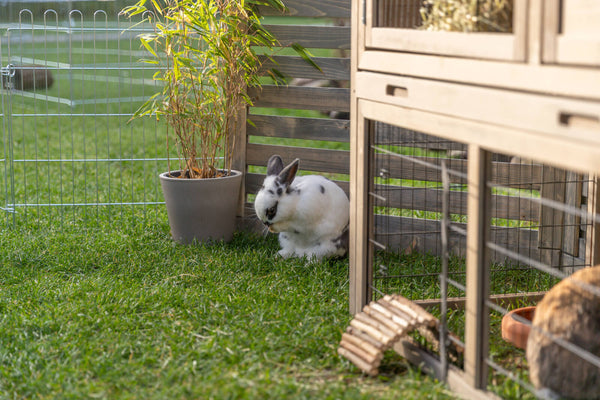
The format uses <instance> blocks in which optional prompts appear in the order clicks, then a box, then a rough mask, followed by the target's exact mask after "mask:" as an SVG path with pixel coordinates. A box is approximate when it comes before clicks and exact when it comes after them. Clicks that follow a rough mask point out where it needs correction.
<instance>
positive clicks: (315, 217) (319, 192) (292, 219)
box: [254, 155, 350, 260]
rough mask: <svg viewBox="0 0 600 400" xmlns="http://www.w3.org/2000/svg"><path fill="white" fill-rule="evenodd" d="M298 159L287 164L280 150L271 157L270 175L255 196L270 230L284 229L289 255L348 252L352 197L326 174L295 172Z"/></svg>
mask: <svg viewBox="0 0 600 400" xmlns="http://www.w3.org/2000/svg"><path fill="white" fill-rule="evenodd" d="M299 162H300V160H299V159H295V160H294V161H292V162H291V163H290V164H289V165H288V166H286V167H284V164H283V160H282V159H281V157H280V156H278V155H273V156H271V158H269V162H268V163H267V177H266V178H265V180H264V182H263V186H262V188H261V189H260V191H259V192H258V194H257V195H256V199H255V201H254V208H255V210H256V215H257V216H258V218H259V219H260V220H261V221H262V222H263V223H264V224H265V225H266V226H267V227H268V228H269V231H271V232H274V233H279V244H280V245H281V250H280V251H279V255H281V256H282V257H284V258H288V257H294V256H297V257H303V256H306V257H307V258H309V259H316V260H320V259H322V258H324V257H331V256H343V255H345V254H346V252H347V251H348V222H349V218H350V205H349V202H348V197H347V196H346V193H344V191H343V190H342V189H341V188H340V187H339V186H338V185H336V184H335V183H334V182H332V181H330V180H329V179H327V178H325V177H323V176H319V175H306V176H298V177H296V172H297V171H298V164H299Z"/></svg>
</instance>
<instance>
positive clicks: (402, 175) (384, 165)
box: [375, 154, 541, 190]
mask: <svg viewBox="0 0 600 400" xmlns="http://www.w3.org/2000/svg"><path fill="white" fill-rule="evenodd" d="M411 158H412V159H415V160H417V161H419V162H426V163H428V164H431V165H432V166H425V165H422V164H420V163H415V162H412V161H410V160H408V159H407V158H400V157H396V156H393V155H392V156H389V155H387V154H377V155H376V157H375V159H376V164H375V167H376V169H377V170H378V171H379V170H381V169H385V170H386V171H387V176H388V177H389V178H393V179H411V180H419V181H430V182H441V181H442V179H441V172H440V170H439V169H436V168H434V166H441V163H442V160H444V161H445V162H446V166H447V167H448V169H449V170H451V171H455V172H459V173H461V174H466V172H467V163H468V160H458V159H446V158H436V157H411ZM377 175H379V173H378V174H377ZM450 180H451V181H452V182H453V183H466V179H461V178H460V177H457V176H456V175H452V174H451V175H450ZM492 182H493V183H494V184H499V185H502V186H507V187H519V188H522V189H532V190H538V189H539V188H540V182H541V166H540V165H536V164H510V163H504V162H498V163H493V165H492Z"/></svg>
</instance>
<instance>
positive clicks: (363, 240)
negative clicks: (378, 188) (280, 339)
mask: <svg viewBox="0 0 600 400" xmlns="http://www.w3.org/2000/svg"><path fill="white" fill-rule="evenodd" d="M361 13H362V6H361V5H360V3H359V1H358V0H354V1H352V13H351V18H352V23H351V25H352V27H353V29H352V46H351V76H350V79H351V84H350V86H351V87H354V84H355V83H356V70H357V64H356V63H357V60H358V54H359V53H360V52H361V51H362V50H361V48H362V45H361V44H360V43H361V42H362V38H363V37H364V36H363V35H364V25H363V24H361V19H362V16H361ZM350 109H351V115H353V118H351V122H350V163H349V164H350V165H349V167H350V176H351V182H350V196H349V198H350V227H349V249H348V258H349V299H350V301H349V311H350V313H351V314H357V313H359V312H360V311H361V310H362V307H363V306H365V305H366V304H367V303H368V302H369V301H370V300H371V298H372V292H371V291H372V289H371V288H372V282H373V274H372V272H371V263H372V260H373V254H372V252H371V251H369V241H368V240H369V236H370V235H371V227H372V221H371V220H370V213H371V210H372V209H371V207H369V199H368V197H367V193H369V189H370V186H371V184H372V183H371V181H370V178H369V155H370V150H369V138H370V136H371V131H372V128H373V127H372V125H373V124H369V123H368V122H367V121H366V120H365V119H364V118H363V116H362V111H361V110H360V108H359V103H358V100H357V98H356V92H355V91H354V90H353V91H352V94H351V101H350Z"/></svg>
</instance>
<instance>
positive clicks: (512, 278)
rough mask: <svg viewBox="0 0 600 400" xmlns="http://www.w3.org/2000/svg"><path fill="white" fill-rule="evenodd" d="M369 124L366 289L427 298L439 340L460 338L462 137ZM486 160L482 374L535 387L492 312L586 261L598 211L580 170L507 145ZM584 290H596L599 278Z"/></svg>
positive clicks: (531, 299) (537, 295)
mask: <svg viewBox="0 0 600 400" xmlns="http://www.w3.org/2000/svg"><path fill="white" fill-rule="evenodd" d="M370 127H371V129H370V130H371V135H370V160H371V161H370V166H371V172H370V178H369V180H370V182H371V189H370V193H369V207H370V210H371V212H372V216H371V232H370V234H369V241H370V243H371V246H370V249H371V259H372V265H371V266H369V267H368V269H369V270H370V271H371V280H370V281H371V286H370V288H369V289H370V291H371V293H373V297H374V298H380V297H382V296H383V295H385V294H393V293H398V294H400V295H402V296H404V297H407V298H410V299H413V300H415V301H419V302H420V303H421V304H422V305H424V306H429V307H432V306H434V307H433V308H432V311H433V312H434V314H436V315H440V318H441V320H442V321H443V324H444V327H447V328H448V330H449V331H450V332H452V333H453V335H451V336H449V337H447V338H446V341H445V342H448V341H453V342H454V343H456V344H458V345H459V347H460V346H464V328H465V326H464V323H465V314H464V309H463V307H464V304H465V300H466V298H465V296H466V267H465V255H466V232H467V224H468V222H469V221H468V220H467V197H468V196H469V192H468V187H467V185H466V184H467V175H466V172H467V166H468V162H469V160H468V155H467V152H466V146H465V145H463V144H460V143H455V142H451V141H448V140H444V139H441V138H437V137H435V136H430V135H426V134H423V133H421V132H415V131H412V130H408V129H404V128H401V127H395V126H390V125H385V124H382V123H379V122H372V123H371V125H370ZM492 160H493V161H492V179H491V181H489V182H487V188H488V189H489V190H490V191H491V197H492V200H491V209H490V210H487V211H488V215H489V218H490V225H491V232H490V241H489V243H488V244H487V247H488V248H489V250H490V258H491V265H490V267H489V270H490V274H489V275H490V281H489V285H490V287H489V292H490V293H489V298H488V299H487V303H486V304H487V307H489V310H490V335H489V338H488V339H487V340H489V343H490V349H491V351H490V354H489V356H488V358H487V360H486V363H487V365H488V366H489V367H491V370H492V374H490V378H489V382H490V384H491V385H492V386H495V387H496V389H495V390H500V389H498V386H499V385H503V384H504V383H503V382H504V381H505V379H508V381H511V380H512V381H514V382H516V383H517V384H518V385H520V387H521V388H523V389H525V390H526V391H527V390H529V391H532V392H535V389H534V388H533V386H532V385H531V384H530V383H529V382H528V369H527V368H528V364H527V360H526V359H525V354H524V351H523V350H520V349H516V348H513V347H511V346H510V345H508V344H507V343H505V342H504V341H503V340H502V339H501V337H502V335H501V332H500V322H501V319H502V317H503V316H504V315H506V314H507V313H508V311H509V310H511V309H513V308H515V307H518V306H524V305H532V304H535V303H536V302H537V301H539V300H540V299H541V298H542V296H543V294H544V293H545V291H547V290H549V289H550V288H552V287H553V286H554V285H555V284H557V283H558V282H559V281H561V280H562V279H564V278H566V277H568V276H569V275H570V274H571V273H573V272H574V271H576V270H578V269H580V268H582V267H589V266H590V261H589V260H588V259H586V233H587V231H588V230H589V229H591V226H592V224H595V223H598V222H600V217H599V216H598V215H595V214H590V213H589V212H588V211H587V203H588V188H590V187H592V184H593V182H592V181H591V180H590V179H589V178H588V177H587V176H585V175H582V174H579V173H575V172H571V171H565V170H562V169H558V168H554V167H552V166H548V165H542V164H539V163H536V162H534V161H531V160H522V159H518V158H517V157H513V156H511V155H504V154H494V155H493V157H492ZM444 179H445V180H446V181H447V182H446V185H445V186H446V188H445V189H444V184H443V183H444ZM445 220H446V221H447V224H446V226H447V227H446V228H444V229H443V222H444V221H445ZM445 229H446V230H445ZM445 253H447V254H448V258H447V259H445V258H444V257H443V255H444V254H445ZM438 279H439V280H438ZM584 286H585V285H584ZM591 290H593V291H595V292H598V293H600V288H597V287H595V288H591ZM527 323H528V324H529V325H530V324H531V322H530V321H529V322H527ZM444 329H445V328H444ZM444 329H442V331H444ZM558 341H559V342H560V340H558ZM566 346H567V347H570V350H572V351H575V353H576V354H577V355H578V356H581V357H583V358H584V359H586V360H588V359H591V360H592V361H590V362H591V363H592V364H593V365H595V363H596V362H597V361H598V357H597V355H594V354H592V353H590V352H589V351H586V350H583V349H581V348H575V349H574V348H573V347H577V346H573V345H569V344H566ZM442 357H444V356H442ZM458 362H459V364H460V360H459V361H458ZM517 387H519V386H517ZM515 390H516V391H519V390H521V389H515ZM537 394H538V395H542V396H543V393H542V394H540V393H537Z"/></svg>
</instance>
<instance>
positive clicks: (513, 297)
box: [414, 292, 546, 310]
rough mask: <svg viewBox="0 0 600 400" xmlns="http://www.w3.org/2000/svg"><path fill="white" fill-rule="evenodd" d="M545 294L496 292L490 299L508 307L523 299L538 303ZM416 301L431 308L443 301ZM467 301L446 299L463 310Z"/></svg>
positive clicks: (455, 308) (463, 299) (457, 308)
mask: <svg viewBox="0 0 600 400" xmlns="http://www.w3.org/2000/svg"><path fill="white" fill-rule="evenodd" d="M545 294H546V292H527V293H508V294H494V295H491V296H490V298H489V300H490V301H491V302H492V303H494V304H498V305H501V306H503V307H507V306H513V305H516V304H519V303H520V302H521V301H523V300H525V301H527V302H528V303H537V302H538V301H540V300H541V299H542V298H543V297H544V295H545ZM414 302H415V304H418V305H419V306H421V307H423V308H426V309H431V308H436V307H439V306H440V304H441V303H442V299H424V300H415V301H414ZM466 302H467V298H466V297H448V298H447V299H446V303H447V304H448V309H454V310H463V309H464V308H465V304H466Z"/></svg>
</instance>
